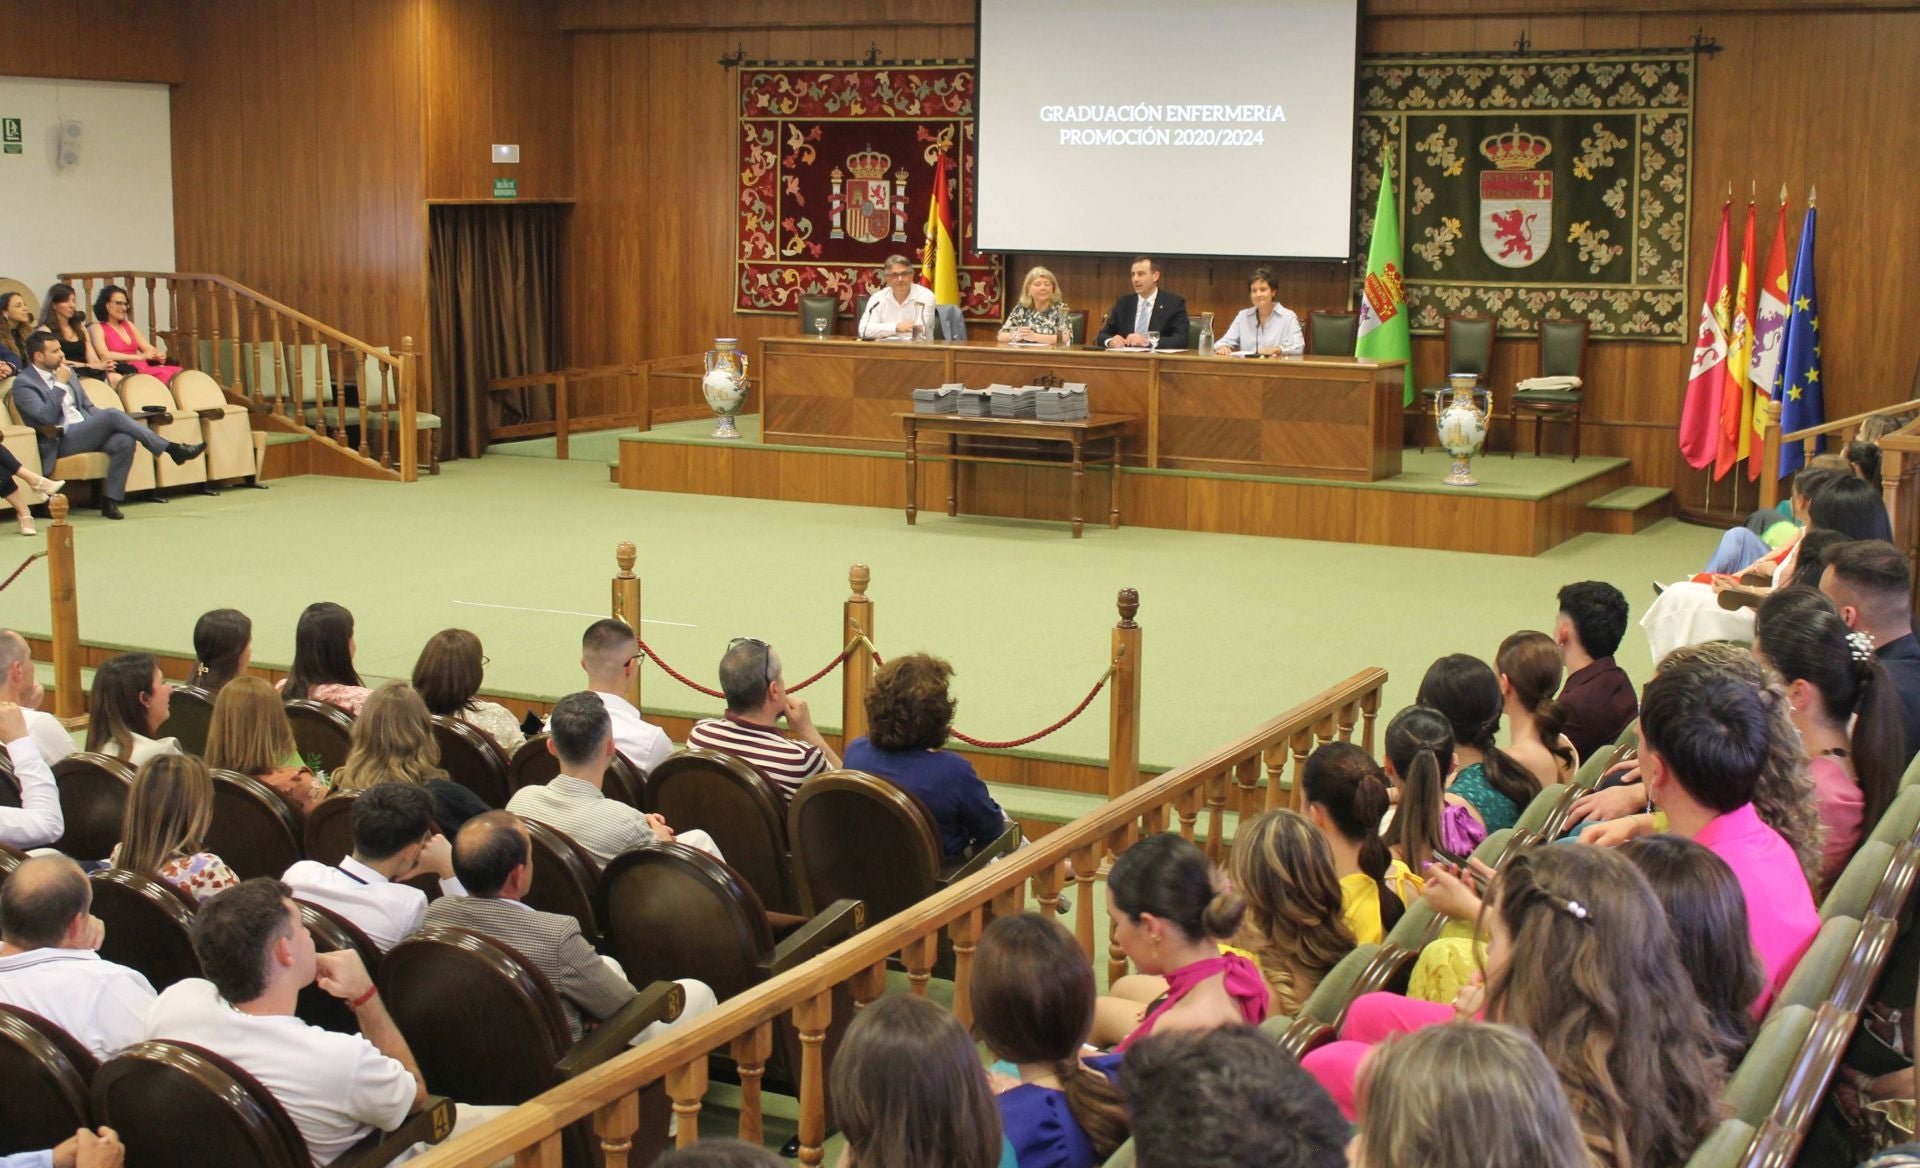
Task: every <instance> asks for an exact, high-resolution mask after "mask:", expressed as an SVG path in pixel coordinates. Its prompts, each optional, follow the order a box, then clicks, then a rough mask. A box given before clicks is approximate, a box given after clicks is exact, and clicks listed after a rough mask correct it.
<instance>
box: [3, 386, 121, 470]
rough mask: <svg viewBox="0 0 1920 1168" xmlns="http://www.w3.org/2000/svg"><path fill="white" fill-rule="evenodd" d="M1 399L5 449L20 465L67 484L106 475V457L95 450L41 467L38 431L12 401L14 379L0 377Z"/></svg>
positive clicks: (71, 455) (69, 456) (72, 455)
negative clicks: (4, 422) (1, 378)
mask: <svg viewBox="0 0 1920 1168" xmlns="http://www.w3.org/2000/svg"><path fill="white" fill-rule="evenodd" d="M0 398H5V399H6V403H7V413H6V422H7V426H6V427H5V430H4V435H0V436H4V438H5V440H6V444H7V449H8V450H11V451H13V455H14V457H15V458H18V459H19V460H20V465H21V466H22V467H24V468H26V469H27V470H30V471H35V472H37V473H40V474H44V475H46V476H47V477H48V478H55V479H64V480H65V481H67V482H69V483H75V482H97V481H99V480H100V479H104V478H106V477H107V456H106V455H105V454H104V453H102V452H100V451H97V450H96V451H91V452H89V453H86V454H69V455H67V456H66V457H65V458H62V459H58V460H56V461H55V462H54V464H53V469H52V470H48V469H47V468H46V467H44V466H41V465H40V435H39V431H38V430H37V429H36V428H35V427H33V426H30V425H28V424H27V420H26V419H25V418H23V417H21V416H20V408H19V407H18V406H16V405H15V404H14V401H13V378H11V377H9V378H6V379H5V380H0Z"/></svg>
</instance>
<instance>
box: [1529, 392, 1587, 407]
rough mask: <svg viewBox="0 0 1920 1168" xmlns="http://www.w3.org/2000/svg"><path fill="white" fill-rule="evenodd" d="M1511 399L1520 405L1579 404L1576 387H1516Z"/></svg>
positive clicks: (1578, 394)
mask: <svg viewBox="0 0 1920 1168" xmlns="http://www.w3.org/2000/svg"><path fill="white" fill-rule="evenodd" d="M1513 400H1514V401H1516V402H1518V403H1519V404H1521V405H1528V404H1534V405H1579V404H1580V391H1579V390H1577V389H1516V390H1514V391H1513Z"/></svg>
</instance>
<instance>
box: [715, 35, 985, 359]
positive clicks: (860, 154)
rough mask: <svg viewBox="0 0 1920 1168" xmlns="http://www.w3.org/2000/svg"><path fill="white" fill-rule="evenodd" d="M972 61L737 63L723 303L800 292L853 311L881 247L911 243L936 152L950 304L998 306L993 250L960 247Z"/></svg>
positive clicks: (765, 301)
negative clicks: (727, 297)
mask: <svg viewBox="0 0 1920 1168" xmlns="http://www.w3.org/2000/svg"><path fill="white" fill-rule="evenodd" d="M973 128H974V124H973V68H972V66H970V65H964V64H951V63H949V64H926V65H921V64H916V65H894V66H886V67H872V68H854V67H842V66H837V65H836V66H820V67H809V66H806V65H804V64H788V65H782V66H781V67H779V68H766V67H760V66H755V65H753V64H752V63H748V64H747V65H745V66H744V67H742V68H741V70H740V159H739V174H740V194H739V205H738V207H737V218H738V228H737V242H736V249H735V265H736V269H737V272H736V280H735V296H734V302H735V306H736V307H737V308H739V309H740V310H741V311H743V312H792V311H794V310H795V308H796V306H797V305H798V303H799V298H800V297H801V296H803V295H827V296H834V297H837V298H838V299H839V301H840V308H841V311H842V312H857V311H858V310H859V307H860V304H861V302H862V301H864V300H865V299H866V297H867V295H868V294H869V293H871V292H872V291H873V290H874V289H875V288H876V287H878V286H879V279H878V268H879V265H880V263H881V261H883V260H885V259H886V258H887V257H888V256H889V255H894V254H907V255H916V254H917V252H918V250H919V249H918V244H919V241H920V240H921V239H922V237H923V236H924V234H925V224H926V220H927V209H928V204H929V202H930V201H931V199H932V196H933V183H934V174H935V168H936V165H937V163H938V162H939V161H940V159H941V158H942V157H943V156H944V157H945V158H946V160H947V163H948V166H949V167H950V168H951V172H952V173H954V174H957V175H958V176H959V182H958V183H957V184H955V186H956V187H957V189H950V194H951V195H953V196H955V197H954V199H953V203H952V207H953V211H954V215H955V219H956V227H957V236H958V238H957V239H956V240H955V242H956V244H957V245H958V247H959V250H960V257H959V258H960V265H959V276H960V304H961V310H962V312H964V313H965V315H966V316H967V317H969V318H971V319H975V320H993V321H998V320H999V319H1000V318H1001V317H1002V316H1003V315H1004V311H1005V304H1004V297H1005V282H1004V279H1003V277H1002V274H1001V266H1000V261H999V260H998V259H997V258H996V257H992V256H985V255H981V254H979V253H978V252H976V251H975V250H974V249H973V206H974V197H973V191H974V148H973Z"/></svg>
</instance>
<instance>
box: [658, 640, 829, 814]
mask: <svg viewBox="0 0 1920 1168" xmlns="http://www.w3.org/2000/svg"><path fill="white" fill-rule="evenodd" d="M720 689H721V691H722V692H723V693H725V694H726V695H727V712H726V713H725V714H724V715H722V716H721V717H718V718H703V719H701V720H700V721H698V722H695V723H694V724H693V729H692V731H691V732H689V733H688V734H687V745H688V746H698V747H700V748H702V749H705V750H717V751H720V752H721V753H722V754H730V755H732V756H734V757H735V758H737V759H739V760H741V761H742V762H745V763H746V764H748V765H749V766H751V767H753V769H754V770H757V771H759V772H760V774H761V776H762V777H764V778H765V779H766V780H767V782H769V783H771V784H772V785H773V789H774V790H775V791H777V792H779V794H780V799H781V802H783V803H784V802H785V801H787V800H789V799H791V798H793V793H794V792H795V791H797V790H799V789H800V784H801V783H804V782H806V781H807V780H808V779H810V778H812V777H813V776H815V775H817V774H819V773H821V772H822V771H831V770H838V769H840V756H839V755H837V754H835V753H834V752H833V748H832V747H831V746H828V745H827V740H826V739H825V738H823V737H821V735H820V731H819V730H818V729H816V728H815V727H814V724H813V715H812V713H810V712H809V711H808V709H807V703H805V702H803V701H801V700H800V699H799V698H796V697H794V696H793V695H792V694H789V693H788V692H787V681H786V678H785V677H784V676H783V675H782V674H781V671H780V655H779V654H778V653H775V652H774V651H773V646H771V645H769V644H767V643H766V642H765V641H762V640H759V639H758V638H755V637H736V638H734V641H733V643H732V644H730V645H728V646H727V652H726V655H725V656H723V657H721V658H720ZM782 718H785V719H786V721H787V729H788V730H789V731H791V736H789V735H788V734H787V733H783V732H782V731H781V729H780V725H779V723H780V719H782Z"/></svg>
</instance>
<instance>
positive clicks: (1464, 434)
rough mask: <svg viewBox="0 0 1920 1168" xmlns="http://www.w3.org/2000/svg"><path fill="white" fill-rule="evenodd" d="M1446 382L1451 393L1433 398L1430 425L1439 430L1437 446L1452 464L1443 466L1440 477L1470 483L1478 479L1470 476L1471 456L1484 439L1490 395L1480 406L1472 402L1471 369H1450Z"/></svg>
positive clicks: (1474, 384) (1448, 481)
mask: <svg viewBox="0 0 1920 1168" xmlns="http://www.w3.org/2000/svg"><path fill="white" fill-rule="evenodd" d="M1447 382H1448V383H1449V384H1450V385H1452V387H1453V391H1452V396H1451V397H1450V398H1449V399H1446V400H1444V401H1443V400H1442V399H1440V398H1435V399H1434V402H1433V421H1434V428H1435V429H1436V430H1438V431H1439V435H1440V449H1442V450H1444V451H1446V452H1447V453H1448V454H1449V455H1451V456H1452V458H1453V465H1452V466H1451V467H1449V468H1448V470H1447V477H1446V478H1443V479H1441V480H1440V481H1441V482H1443V483H1446V484H1448V485H1449V486H1455V487H1473V486H1478V485H1479V484H1480V480H1479V479H1476V478H1474V477H1473V456H1474V455H1476V454H1478V453H1480V448H1481V447H1482V446H1483V445H1485V444H1486V441H1487V419H1488V418H1489V417H1491V416H1492V414H1493V395H1492V394H1491V393H1489V394H1487V395H1486V405H1485V407H1484V408H1482V407H1481V406H1479V405H1477V404H1475V402H1474V393H1475V391H1476V390H1477V389H1478V387H1479V383H1480V379H1479V378H1478V377H1476V376H1475V375H1474V374H1471V373H1450V374H1448V375H1447Z"/></svg>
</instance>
